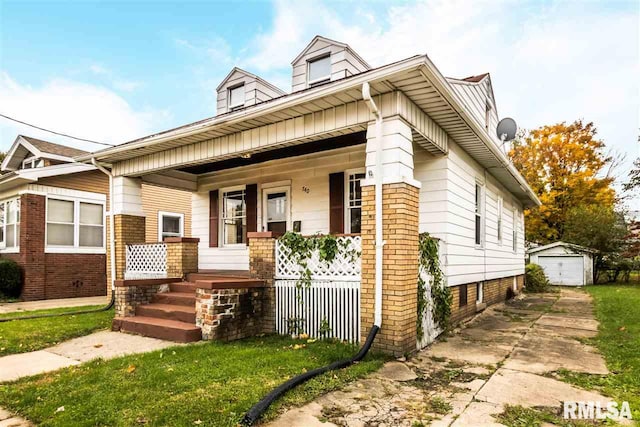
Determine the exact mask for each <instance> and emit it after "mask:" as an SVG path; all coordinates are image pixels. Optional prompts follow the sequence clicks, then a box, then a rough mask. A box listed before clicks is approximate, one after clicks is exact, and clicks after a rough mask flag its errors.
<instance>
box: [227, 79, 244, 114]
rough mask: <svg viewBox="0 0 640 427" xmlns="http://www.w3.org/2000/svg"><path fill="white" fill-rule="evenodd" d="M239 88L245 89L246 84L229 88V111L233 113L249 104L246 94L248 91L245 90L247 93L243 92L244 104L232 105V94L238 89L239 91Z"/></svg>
mask: <svg viewBox="0 0 640 427" xmlns="http://www.w3.org/2000/svg"><path fill="white" fill-rule="evenodd" d="M239 88H244V82H242V83H238V84H237V85H234V86H230V87H228V88H227V109H228V110H229V111H233V110H237V109H239V108H242V107H244V106H245V104H246V103H247V93H246V90H245V91H243V96H242V102H241V103H238V104H231V92H232V91H234V90H236V89H239Z"/></svg>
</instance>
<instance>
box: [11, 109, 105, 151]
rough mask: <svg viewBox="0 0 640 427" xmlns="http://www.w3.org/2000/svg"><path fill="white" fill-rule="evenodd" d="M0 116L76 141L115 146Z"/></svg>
mask: <svg viewBox="0 0 640 427" xmlns="http://www.w3.org/2000/svg"><path fill="white" fill-rule="evenodd" d="M0 117H4V118H5V119H8V120H11V121H14V122H17V123H20V124H23V125H26V126H29V127H32V128H35V129H38V130H41V131H44V132H49V133H53V134H55V135H59V136H64V137H66V138H71V139H77V140H78V141H84V142H90V143H92V144H99V145H106V146H107V147H115V145H113V144H107V143H106V142H98V141H93V140H91V139H84V138H78V137H76V136H71V135H67V134H66V133H60V132H56V131H53V130H49V129H45V128H41V127H40V126H36V125H32V124H31V123H27V122H23V121H22V120H18V119H14V118H13V117H9V116H5V115H4V114H2V113H0Z"/></svg>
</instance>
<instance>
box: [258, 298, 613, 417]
mask: <svg viewBox="0 0 640 427" xmlns="http://www.w3.org/2000/svg"><path fill="white" fill-rule="evenodd" d="M597 327H598V323H597V321H596V320H595V319H594V315H593V305H592V302H591V298H590V296H589V295H588V294H587V293H586V292H583V291H580V290H573V289H563V290H561V292H560V293H559V294H542V295H526V296H524V297H523V298H520V299H517V300H515V301H510V302H508V303H506V304H500V305H496V306H493V307H490V308H489V309H487V310H486V311H485V312H484V313H483V314H481V315H480V316H478V317H477V318H475V319H474V320H473V321H472V322H470V323H469V324H467V325H466V326H465V327H464V328H462V329H460V330H458V331H456V332H455V333H454V334H453V335H452V336H448V337H447V338H446V340H439V341H438V342H436V343H434V344H432V345H431V346H430V347H428V348H427V349H425V350H423V351H422V352H420V353H418V355H416V356H415V357H413V358H412V359H411V360H409V361H407V362H398V361H395V362H389V363H387V364H385V366H384V367H383V368H382V369H381V370H380V371H378V372H376V373H373V374H371V375H369V376H368V377H366V378H364V379H362V380H359V381H356V382H355V383H353V384H351V385H350V386H348V387H346V388H345V389H343V390H339V391H335V392H332V393H329V394H327V395H324V396H322V397H320V398H319V399H317V400H316V401H314V402H312V403H310V404H308V405H305V406H303V407H302V408H296V409H292V410H289V411H288V412H285V413H284V414H283V415H282V416H281V417H280V418H279V419H277V420H276V421H274V422H273V423H271V424H270V425H271V426H277V427H297V426H310V427H313V426H318V427H320V426H322V427H328V426H337V425H339V426H366V425H376V426H407V427H408V426H412V425H414V423H416V424H420V423H422V424H424V425H427V424H429V425H432V426H455V427H460V426H500V425H502V424H500V423H499V422H498V421H497V419H496V416H497V415H498V414H500V413H502V412H503V411H504V406H505V405H506V404H509V405H522V406H524V407H549V408H554V409H559V408H560V405H561V402H563V401H566V400H573V401H602V402H606V401H608V400H609V399H608V398H605V397H603V396H601V395H599V394H597V393H594V392H590V391H586V390H582V389H579V388H577V387H573V386H571V385H569V384H567V383H565V382H562V381H560V380H558V379H556V377H555V374H554V373H555V372H556V371H558V370H559V369H561V368H563V369H567V370H570V371H574V372H586V373H593V374H606V373H608V371H607V367H606V365H605V362H604V359H603V358H602V356H601V355H600V354H599V353H598V352H597V351H596V350H595V349H594V348H593V347H591V346H588V345H585V344H583V342H582V341H581V340H582V339H583V338H586V337H593V336H595V335H596V334H597Z"/></svg>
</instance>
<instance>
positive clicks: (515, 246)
mask: <svg viewBox="0 0 640 427" xmlns="http://www.w3.org/2000/svg"><path fill="white" fill-rule="evenodd" d="M513 252H518V211H517V210H516V209H514V210H513Z"/></svg>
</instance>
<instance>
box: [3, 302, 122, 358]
mask: <svg viewBox="0 0 640 427" xmlns="http://www.w3.org/2000/svg"><path fill="white" fill-rule="evenodd" d="M100 307H102V306H86V307H73V308H57V309H51V310H37V311H22V312H18V313H7V314H0V319H7V318H13V317H20V316H30V315H36V314H49V313H68V312H70V311H79V310H88V309H92V308H100ZM112 319H113V310H109V311H102V312H99V313H89V314H77V315H74V316H61V317H45V318H42V319H29V320H14V321H11V322H2V323H0V356H6V355H8V354H15V353H25V352H28V351H35V350H40V349H43V348H46V347H50V346H52V345H55V344H57V343H59V342H61V341H65V340H68V339H71V338H75V337H79V336H82V335H87V334H89V333H91V332H93V331H96V330H98V329H108V328H109V327H110V326H111V320H112Z"/></svg>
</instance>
